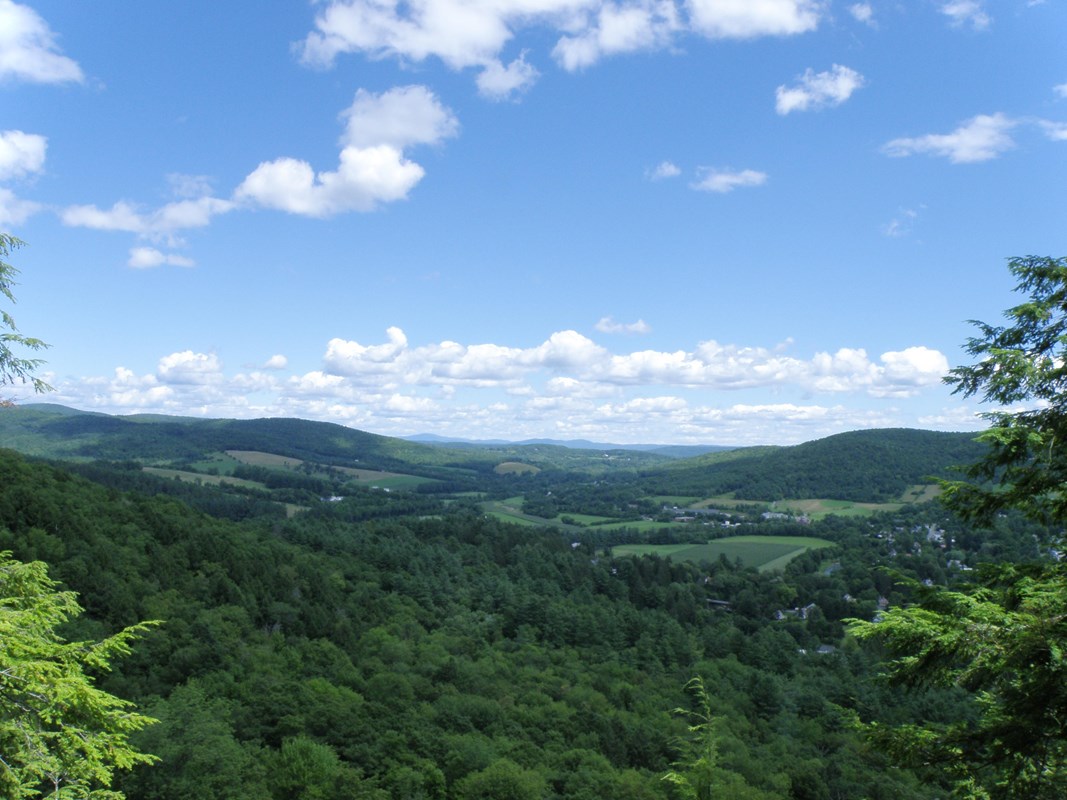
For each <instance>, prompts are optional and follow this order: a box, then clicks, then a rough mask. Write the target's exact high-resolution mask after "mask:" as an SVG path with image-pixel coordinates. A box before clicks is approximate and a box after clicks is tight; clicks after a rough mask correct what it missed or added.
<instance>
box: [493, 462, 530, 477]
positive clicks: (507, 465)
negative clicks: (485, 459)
mask: <svg viewBox="0 0 1067 800" xmlns="http://www.w3.org/2000/svg"><path fill="white" fill-rule="evenodd" d="M540 471H541V468H540V467H535V466H534V465H533V464H523V463H522V462H521V461H504V462H503V463H500V464H497V465H496V466H495V467H493V472H495V473H496V474H497V475H536V474H537V473H538V472H540Z"/></svg>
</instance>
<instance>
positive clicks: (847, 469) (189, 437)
mask: <svg viewBox="0 0 1067 800" xmlns="http://www.w3.org/2000/svg"><path fill="white" fill-rule="evenodd" d="M974 437H975V434H973V433H941V432H935V431H924V430H914V429H905V428H894V429H875V430H860V431H852V432H849V433H842V434H837V435H834V436H828V437H826V438H824V439H817V440H815V441H811V442H805V443H803V444H799V445H793V446H761V447H745V448H733V449H729V448H725V447H720V448H717V449H712V448H708V449H705V450H704V451H703V452H700V453H699V454H698V455H693V453H692V451H693V450H694V449H695V450H698V451H699V450H700V449H701V448H686V447H671V446H661V447H655V446H652V445H648V446H645V445H640V446H638V445H630V446H625V445H610V444H596V443H593V442H585V441H584V440H572V441H570V442H559V441H557V440H527V441H525V442H514V443H512V442H506V443H495V442H459V441H449V440H445V439H444V437H431V436H428V435H423V436H421V437H418V438H419V439H423V440H426V439H430V440H432V443H431V442H428V441H411V440H408V439H400V438H393V437H388V436H379V435H377V434H372V433H367V432H365V431H360V430H356V429H354V428H348V427H345V426H343V425H338V424H335V423H330V422H313V421H309V420H300V419H286V418H267V419H251V420H234V419H203V418H199V417H167V416H161V415H133V416H123V417H119V416H109V415H107V414H100V413H95V412H82V411H78V410H76V409H71V408H66V407H64V406H57V405H49V404H34V405H26V406H17V407H13V408H3V409H0V446H2V447H7V448H10V449H13V450H17V451H19V452H22V453H24V454H27V455H33V456H40V457H45V458H54V459H66V460H80V461H91V460H108V461H136V462H139V463H141V464H149V465H179V464H187V465H189V464H195V463H197V462H200V461H202V460H204V459H206V458H210V457H213V454H218V453H221V452H224V451H227V450H251V451H262V452H267V453H272V454H276V455H281V456H287V457H291V458H294V459H300V460H303V461H308V462H312V463H317V464H321V465H324V466H346V467H359V468H362V469H372V470H385V471H396V472H403V473H408V474H414V475H421V476H424V477H430V478H435V479H439V480H470V479H471V478H472V477H473V476H474V475H483V476H484V475H487V474H489V473H492V472H493V471H494V469H495V468H497V467H498V466H500V465H501V464H504V463H510V462H518V463H523V464H530V465H533V466H536V467H538V468H539V469H541V470H554V471H557V472H560V473H567V472H575V473H586V474H590V475H602V474H613V475H615V476H616V479H617V480H621V481H624V482H626V483H635V482H636V483H637V484H640V486H641V489H642V491H644V492H646V493H647V494H663V495H692V496H700V497H714V496H720V495H732V496H733V497H734V498H735V499H740V500H753V501H773V500H778V499H788V498H817V497H822V498H834V499H841V500H852V501H856V502H883V501H886V500H889V499H892V498H899V497H900V496H901V495H902V493H903V492H905V491H906V490H907V489H908V487H909V486H914V485H916V484H924V483H929V482H930V481H931V480H932V479H933V478H937V477H951V476H952V475H953V470H954V469H955V468H958V467H959V466H961V465H965V464H970V463H973V462H974V461H976V460H978V458H980V457H981V455H982V453H983V451H984V446H983V445H981V444H978V443H977V442H975V441H974ZM638 447H642V448H643V447H655V449H631V448H638ZM957 474H958V473H957ZM544 477H545V476H542V479H543V478H544ZM515 480H522V479H521V478H515ZM539 480H540V479H539Z"/></svg>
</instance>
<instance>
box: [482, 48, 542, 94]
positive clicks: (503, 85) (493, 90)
mask: <svg viewBox="0 0 1067 800" xmlns="http://www.w3.org/2000/svg"><path fill="white" fill-rule="evenodd" d="M540 74H541V73H539V72H538V71H537V68H536V67H534V66H533V65H532V64H528V63H527V62H526V53H522V54H520V55H519V57H518V58H516V59H515V60H514V61H512V62H511V63H510V64H508V65H507V66H506V67H505V66H504V65H503V64H502V63H501V62H499V61H496V60H493V61H490V62H489V63H487V64H486V65H485V68H484V69H483V70H482V71H481V72H479V73H478V77H477V78H476V79H475V80H476V82H477V84H478V92H479V94H481V95H482V96H483V97H488V98H489V99H490V100H506V99H507V98H509V97H511V96H513V95H514V94H516V93H518V92H523V91H525V90H527V89H529V88H530V87H531V86H533V84H534V83H535V82H536V81H537V78H538V77H539V76H540Z"/></svg>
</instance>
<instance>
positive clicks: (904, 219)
mask: <svg viewBox="0 0 1067 800" xmlns="http://www.w3.org/2000/svg"><path fill="white" fill-rule="evenodd" d="M918 218H919V212H918V211H917V210H916V209H914V208H902V209H900V211H899V212H898V213H897V215H896V216H895V217H893V219H891V220H890V221H889V222H887V223H886V224H885V225H883V226H882V233H883V234H884V235H885V236H888V237H889V238H891V239H899V238H901V237H904V236H908V235H909V234H910V233H911V232H912V229H913V228H914V227H915V221H916V220H917V219H918Z"/></svg>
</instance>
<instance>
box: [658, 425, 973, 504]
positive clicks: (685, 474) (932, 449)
mask: <svg viewBox="0 0 1067 800" xmlns="http://www.w3.org/2000/svg"><path fill="white" fill-rule="evenodd" d="M984 451H985V447H984V446H983V445H981V444H979V443H977V442H975V441H974V435H973V434H967V433H937V432H934V431H921V430H910V429H903V428H901V429H879V430H863V431H852V432H850V433H841V434H837V435H836V436H828V437H826V438H825V439H817V440H815V441H812V442H805V443H804V444H799V445H796V446H793V447H779V448H764V447H760V448H749V449H742V450H734V451H729V452H727V453H713V454H710V455H708V456H701V457H698V458H694V459H686V460H685V461H679V462H676V463H674V464H671V465H668V466H667V467H666V468H664V469H663V470H662V471H659V472H657V473H652V474H649V475H647V476H646V480H645V481H644V483H645V485H647V486H649V487H650V488H655V489H656V490H657V491H661V492H663V493H671V494H697V495H717V494H724V493H727V492H732V493H733V495H734V496H735V497H737V498H739V499H745V500H781V499H783V498H792V497H833V498H837V499H840V500H855V501H859V502H871V503H877V502H882V501H885V500H888V499H890V498H895V497H899V496H900V495H901V494H902V493H903V492H904V490H905V489H906V488H907V487H908V486H910V485H913V484H919V483H929V482H930V479H931V477H938V478H947V477H950V476H951V475H953V470H954V468H958V467H960V466H961V465H964V464H970V463H972V462H973V461H975V460H977V459H978V458H980V457H981V455H982V453H983V452H984Z"/></svg>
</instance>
